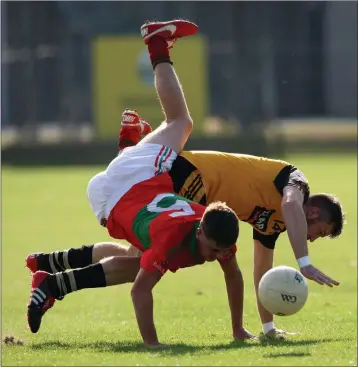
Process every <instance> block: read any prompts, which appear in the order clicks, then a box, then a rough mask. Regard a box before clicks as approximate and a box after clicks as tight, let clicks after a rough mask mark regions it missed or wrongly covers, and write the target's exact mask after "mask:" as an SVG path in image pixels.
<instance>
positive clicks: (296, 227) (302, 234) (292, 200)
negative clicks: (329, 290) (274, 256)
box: [281, 186, 339, 287]
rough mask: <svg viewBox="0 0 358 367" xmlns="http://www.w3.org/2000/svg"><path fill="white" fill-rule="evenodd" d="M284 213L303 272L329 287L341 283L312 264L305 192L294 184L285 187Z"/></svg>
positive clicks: (282, 205) (293, 247) (291, 241)
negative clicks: (305, 208)
mask: <svg viewBox="0 0 358 367" xmlns="http://www.w3.org/2000/svg"><path fill="white" fill-rule="evenodd" d="M283 194H284V195H283V198H282V204H281V209H282V215H283V218H284V221H285V225H286V228H287V233H288V237H289V239H290V243H291V246H292V249H293V252H294V254H295V257H296V259H297V261H298V263H299V266H300V269H301V272H302V274H303V275H304V276H305V277H306V278H308V279H310V280H313V281H315V282H316V283H318V284H321V285H323V284H326V285H328V286H329V287H333V285H339V282H337V281H336V280H334V279H332V278H330V277H329V276H327V275H326V274H324V273H322V272H321V271H320V270H318V269H317V268H315V267H314V266H313V265H311V264H310V262H309V258H308V246H307V220H306V215H305V212H304V210H303V200H304V197H303V194H302V192H301V191H300V190H299V189H298V188H297V187H294V186H286V187H285V188H284V189H283Z"/></svg>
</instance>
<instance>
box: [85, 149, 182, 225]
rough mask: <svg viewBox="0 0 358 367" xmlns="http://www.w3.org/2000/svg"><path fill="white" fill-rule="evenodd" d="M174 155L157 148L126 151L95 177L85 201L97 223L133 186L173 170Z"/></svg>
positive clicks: (90, 183)
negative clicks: (88, 204) (87, 202)
mask: <svg viewBox="0 0 358 367" xmlns="http://www.w3.org/2000/svg"><path fill="white" fill-rule="evenodd" d="M176 157H177V154H176V153H175V152H174V151H173V150H172V149H170V148H168V147H166V146H164V145H158V144H141V145H136V146H134V147H129V148H126V149H124V150H123V151H122V153H121V154H120V155H119V156H118V157H116V158H115V159H113V161H112V162H111V163H110V164H109V165H108V167H107V169H106V170H105V171H103V172H100V173H98V174H97V175H96V176H94V177H93V178H92V179H91V180H90V182H89V183H88V187H87V198H88V201H89V202H90V204H91V207H92V210H93V211H94V214H95V215H96V218H97V220H98V221H99V222H100V223H101V222H102V220H103V219H107V218H108V216H109V213H110V212H111V210H112V209H113V207H114V206H115V205H116V204H117V203H118V201H119V200H120V199H121V197H122V196H123V195H124V194H125V193H126V192H127V191H129V190H130V189H131V188H132V187H133V186H134V185H135V184H137V183H139V182H142V181H146V180H149V179H150V178H152V177H154V176H157V175H159V174H160V173H164V172H168V171H170V169H171V168H172V165H173V162H174V160H175V159H176Z"/></svg>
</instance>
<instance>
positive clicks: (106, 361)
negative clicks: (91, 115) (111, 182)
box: [2, 155, 357, 366]
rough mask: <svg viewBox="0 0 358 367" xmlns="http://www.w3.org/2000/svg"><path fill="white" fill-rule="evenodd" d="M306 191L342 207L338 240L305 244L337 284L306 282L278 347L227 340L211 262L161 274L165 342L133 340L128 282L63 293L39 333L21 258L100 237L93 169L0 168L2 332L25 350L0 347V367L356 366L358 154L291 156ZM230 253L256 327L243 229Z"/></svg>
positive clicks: (284, 321)
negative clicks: (304, 296)
mask: <svg viewBox="0 0 358 367" xmlns="http://www.w3.org/2000/svg"><path fill="white" fill-rule="evenodd" d="M288 159H289V160H290V161H291V162H292V163H293V164H296V165H298V166H299V167H300V168H301V169H302V170H303V171H304V172H305V174H306V176H307V177H308V178H309V180H310V184H311V189H312V191H313V192H317V191H325V192H334V193H336V194H337V195H339V196H340V197H341V199H342V201H343V203H344V207H345V210H346V211H347V212H348V217H347V219H348V224H347V225H346V228H345V231H344V234H343V235H342V236H341V238H339V239H337V240H328V239H323V240H319V241H317V242H316V243H315V244H312V245H310V249H311V259H312V261H313V262H314V264H315V265H316V266H318V267H320V268H322V270H323V271H326V272H327V273H328V274H329V275H331V276H332V277H333V278H337V279H338V280H340V281H341V285H340V286H339V287H338V288H335V289H329V288H328V287H322V286H319V285H316V284H313V283H312V282H309V290H310V293H309V298H308V301H307V304H306V306H305V307H304V308H303V309H302V311H301V312H299V313H298V314H296V315H293V316H291V317H287V318H285V317H282V318H277V319H276V325H277V326H278V327H280V328H283V329H287V330H289V331H297V332H299V335H298V336H296V337H291V338H290V340H287V341H284V342H276V343H272V344H261V343H259V342H247V343H242V344H233V343H231V325H230V315H229V310H228V304H227V299H226V292H225V286H224V280H223V277H222V274H221V270H220V268H219V266H218V265H217V264H206V265H204V266H198V267H195V268H189V269H185V270H181V271H179V272H178V273H176V274H168V275H166V276H165V277H164V278H163V280H162V281H161V282H160V284H158V286H157V287H156V289H155V292H154V293H155V294H154V297H155V320H156V325H157V330H158V333H159V338H160V340H161V341H162V342H166V343H169V344H170V345H171V347H170V348H169V349H167V350H163V351H147V350H145V349H144V348H143V347H142V344H141V339H140V336H139V333H138V329H137V325H136V321H135V317H134V311H133V307H132V304H131V299H130V294H129V291H130V286H129V285H124V286H118V287H109V288H106V289H95V290H83V291H80V292H78V293H75V294H71V295H69V296H68V297H66V299H65V300H64V301H62V302H57V304H56V305H55V307H54V308H53V309H52V310H50V311H49V312H48V314H46V316H45V317H44V320H43V324H42V328H41V330H40V331H39V333H38V334H34V335H33V334H31V333H30V331H29V330H28V329H27V326H26V319H25V312H26V303H27V300H28V296H29V292H30V280H31V278H30V276H29V272H28V271H27V269H25V268H24V259H25V257H26V256H27V254H28V253H30V252H34V251H52V250H55V249H65V248H69V247H78V246H82V245H83V244H91V243H95V242H97V241H104V240H108V239H109V236H108V235H107V233H106V231H105V230H104V229H103V228H101V227H100V226H98V225H97V224H96V221H95V218H94V216H93V214H92V213H91V210H90V208H89V204H88V203H87V200H86V186H87V182H88V180H89V178H90V177H91V176H92V175H93V174H94V173H95V172H97V171H98V169H99V167H90V168H88V167H87V168H67V167H66V168H56V169H52V168H48V169H15V168H3V172H2V214H3V216H2V336H3V337H4V336H5V335H9V334H12V335H14V336H16V337H18V338H20V339H22V340H24V342H25V345H24V346H7V345H4V344H2V365H6V366H9V365H27V366H29V365H37V366H40V365H41V366H44V365H46V366H49V365H62V366H65V365H66V366H69V365H72V366H80V365H83V366H84V365H86V366H88V365H112V366H113V365H123V366H125V365H127V366H129V365H137V366H139V365H157V366H159V365H163V366H164V365H165V366H179V365H211V366H215V365H217V366H219V365H221V366H229V365H242V366H248V365H256V366H257V365H284V366H289V365H292V366H294V365H301V366H307V365H357V357H356V338H357V326H356V323H357V300H356V296H357V293H356V289H357V288H356V287H357V249H356V244H357V227H356V223H357V182H356V177H357V176H356V157H354V156H353V155H352V156H350V155H347V156H344V155H341V156H334V155H330V156H328V155H327V156H291V157H289V158H288ZM241 229H242V231H241V237H240V245H239V250H238V260H239V263H240V265H241V268H242V271H243V273H244V277H245V283H246V291H245V311H244V312H245V325H246V326H247V327H248V329H249V330H250V331H251V332H253V333H259V332H260V331H261V328H260V322H259V318H258V314H257V311H256V305H255V296H254V290H253V283H252V252H253V245H252V239H251V229H250V227H249V226H248V225H246V224H242V226H241ZM275 264H276V265H279V264H286V265H290V266H296V264H295V261H294V257H293V254H292V251H291V250H290V245H289V242H288V240H287V235H286V234H284V235H283V236H282V238H281V239H280V240H279V241H278V244H277V254H276V259H275Z"/></svg>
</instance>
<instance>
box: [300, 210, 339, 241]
mask: <svg viewBox="0 0 358 367" xmlns="http://www.w3.org/2000/svg"><path fill="white" fill-rule="evenodd" d="M306 220H307V241H310V242H313V241H316V239H317V238H323V237H327V236H329V235H330V234H331V233H332V229H333V224H330V223H327V222H325V221H323V220H322V219H320V209H319V208H317V207H309V208H307V210H306Z"/></svg>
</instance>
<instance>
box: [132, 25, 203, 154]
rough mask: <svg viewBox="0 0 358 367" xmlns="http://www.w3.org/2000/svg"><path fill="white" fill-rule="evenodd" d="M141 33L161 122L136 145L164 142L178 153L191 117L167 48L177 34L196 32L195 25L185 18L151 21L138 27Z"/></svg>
mask: <svg viewBox="0 0 358 367" xmlns="http://www.w3.org/2000/svg"><path fill="white" fill-rule="evenodd" d="M141 30H142V35H144V40H145V43H147V44H148V51H149V54H150V59H151V62H152V65H153V69H154V81H155V88H156V91H157V94H158V97H159V100H160V103H161V105H162V108H163V112H164V115H165V121H164V122H163V123H162V124H161V126H160V127H158V128H157V129H156V130H154V131H153V132H152V133H150V134H148V135H147V136H146V137H145V138H144V139H143V140H142V141H141V142H140V143H139V144H144V143H152V144H159V145H165V146H167V147H169V148H171V149H173V150H174V151H175V152H176V153H178V152H180V151H181V150H182V149H183V147H184V145H185V143H186V141H187V139H188V137H189V135H190V132H191V130H192V125H193V122H192V119H191V117H190V113H189V110H188V107H187V104H186V100H185V97H184V93H183V89H182V87H181V85H180V82H179V79H178V76H177V74H176V72H175V70H174V67H173V65H172V62H171V59H170V54H169V49H170V48H171V47H172V46H173V43H174V42H175V41H176V39H177V38H179V37H185V36H189V35H192V34H194V33H196V31H197V26H196V25H195V24H193V23H191V22H187V21H179V20H177V21H171V22H154V23H146V24H144V25H143V26H142V28H141Z"/></svg>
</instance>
